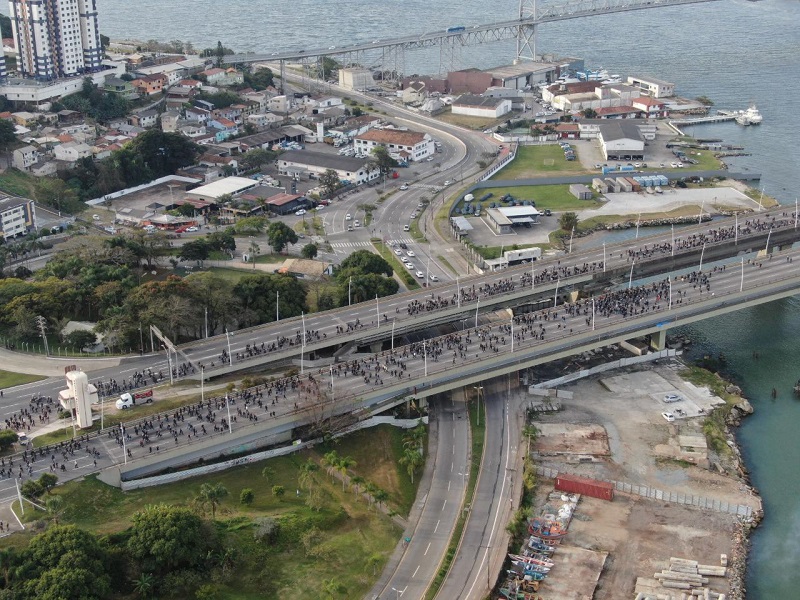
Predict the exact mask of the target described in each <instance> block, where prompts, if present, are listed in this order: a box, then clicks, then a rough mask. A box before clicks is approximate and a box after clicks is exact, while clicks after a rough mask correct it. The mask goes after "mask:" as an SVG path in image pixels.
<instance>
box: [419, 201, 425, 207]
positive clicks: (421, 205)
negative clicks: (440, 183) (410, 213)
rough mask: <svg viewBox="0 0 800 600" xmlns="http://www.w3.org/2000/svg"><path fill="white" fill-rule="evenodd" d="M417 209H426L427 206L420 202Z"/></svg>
mask: <svg viewBox="0 0 800 600" xmlns="http://www.w3.org/2000/svg"><path fill="white" fill-rule="evenodd" d="M417 208H425V205H424V204H423V203H422V202H420V203H419V204H417Z"/></svg>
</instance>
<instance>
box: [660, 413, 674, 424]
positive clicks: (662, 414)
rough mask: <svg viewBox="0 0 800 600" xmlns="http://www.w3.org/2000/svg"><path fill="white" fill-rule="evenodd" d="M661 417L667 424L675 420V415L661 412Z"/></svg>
mask: <svg viewBox="0 0 800 600" xmlns="http://www.w3.org/2000/svg"><path fill="white" fill-rule="evenodd" d="M661 416H662V417H664V418H665V419H666V420H667V423H672V422H673V421H674V420H675V415H673V414H672V413H668V412H662V413H661Z"/></svg>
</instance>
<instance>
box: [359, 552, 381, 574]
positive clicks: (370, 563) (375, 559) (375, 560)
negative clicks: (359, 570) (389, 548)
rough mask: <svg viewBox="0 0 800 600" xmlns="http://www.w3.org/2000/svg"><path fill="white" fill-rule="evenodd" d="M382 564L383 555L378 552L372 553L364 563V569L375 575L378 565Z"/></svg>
mask: <svg viewBox="0 0 800 600" xmlns="http://www.w3.org/2000/svg"><path fill="white" fill-rule="evenodd" d="M382 562H383V555H382V554H380V553H379V552H373V553H372V554H370V555H369V556H368V557H367V561H366V563H364V568H365V569H370V568H371V569H372V574H373V575H376V574H377V571H378V565H380V564H381V563H382Z"/></svg>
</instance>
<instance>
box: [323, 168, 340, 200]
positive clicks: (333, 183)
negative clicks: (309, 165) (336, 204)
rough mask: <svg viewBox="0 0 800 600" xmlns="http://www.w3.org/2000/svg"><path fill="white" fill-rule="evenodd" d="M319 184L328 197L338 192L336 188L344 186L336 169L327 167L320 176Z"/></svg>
mask: <svg viewBox="0 0 800 600" xmlns="http://www.w3.org/2000/svg"><path fill="white" fill-rule="evenodd" d="M319 185H320V187H321V188H322V193H323V194H324V195H325V196H327V197H331V196H333V194H335V193H336V190H338V189H339V188H340V187H342V181H341V179H339V174H338V173H337V172H336V171H334V170H333V169H327V170H326V171H325V172H324V173H323V174H322V175H320V176H319Z"/></svg>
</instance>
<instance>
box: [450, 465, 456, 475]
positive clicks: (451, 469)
mask: <svg viewBox="0 0 800 600" xmlns="http://www.w3.org/2000/svg"><path fill="white" fill-rule="evenodd" d="M454 464H455V463H450V472H451V473H452V472H453V465H454Z"/></svg>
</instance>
